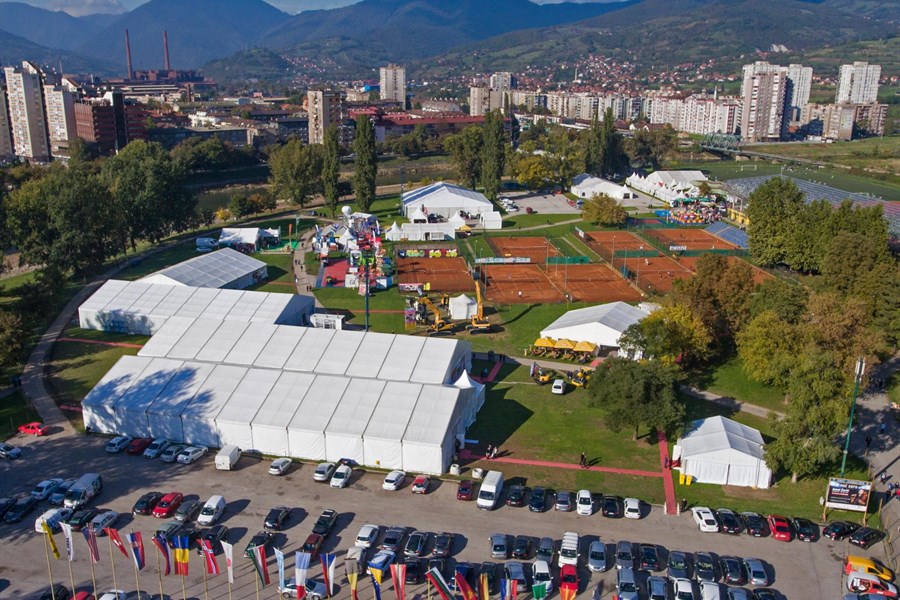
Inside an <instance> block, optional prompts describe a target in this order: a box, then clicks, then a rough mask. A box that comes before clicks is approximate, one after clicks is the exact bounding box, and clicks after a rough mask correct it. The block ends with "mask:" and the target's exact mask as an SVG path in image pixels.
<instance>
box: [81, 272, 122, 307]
mask: <svg viewBox="0 0 900 600" xmlns="http://www.w3.org/2000/svg"><path fill="white" fill-rule="evenodd" d="M126 287H128V282H127V281H121V280H119V279H109V280H107V281H106V283H104V284H103V285H101V286H100V288H99V289H98V290H97V291H96V292H94V293H93V294H91V296H90V298H88V299H87V300H85V301H84V302H82V304H81V308H83V309H85V310H100V309H102V308H103V307H104V306H106V305H107V304H108V303H109V302H110V300H112V299H113V298H115V297H116V296H118V295H119V294H120V293H121V292H122V290H123V289H125V288H126Z"/></svg>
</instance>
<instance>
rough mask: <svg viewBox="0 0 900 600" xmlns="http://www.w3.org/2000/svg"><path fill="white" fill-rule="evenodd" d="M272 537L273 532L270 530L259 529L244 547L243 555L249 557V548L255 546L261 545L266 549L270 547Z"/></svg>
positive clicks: (273, 535)
mask: <svg viewBox="0 0 900 600" xmlns="http://www.w3.org/2000/svg"><path fill="white" fill-rule="evenodd" d="M274 537H275V534H274V533H272V532H271V531H260V532H258V533H256V534H255V535H254V536H253V537H251V538H250V541H249V542H247V545H246V546H245V547H244V556H246V557H247V558H250V550H251V549H253V548H256V547H257V546H263V547H265V548H266V550H267V551H268V549H269V548H271V547H272V539H273V538H274Z"/></svg>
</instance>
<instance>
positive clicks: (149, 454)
mask: <svg viewBox="0 0 900 600" xmlns="http://www.w3.org/2000/svg"><path fill="white" fill-rule="evenodd" d="M171 445H172V443H171V442H170V441H169V440H167V439H165V438H156V439H155V440H153V441H152V442H150V445H148V446H147V447H146V448H145V449H144V458H159V457H160V455H162V453H163V452H165V451H166V449H167V448H168V447H169V446H171Z"/></svg>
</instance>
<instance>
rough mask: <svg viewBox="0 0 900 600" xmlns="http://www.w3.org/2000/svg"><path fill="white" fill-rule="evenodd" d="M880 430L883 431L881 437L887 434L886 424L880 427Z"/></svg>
mask: <svg viewBox="0 0 900 600" xmlns="http://www.w3.org/2000/svg"><path fill="white" fill-rule="evenodd" d="M879 429H880V431H881V435H884V434H885V432H887V425H886V424H884V423H882V424H881V427H879Z"/></svg>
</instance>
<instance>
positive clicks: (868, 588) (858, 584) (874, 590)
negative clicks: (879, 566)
mask: <svg viewBox="0 0 900 600" xmlns="http://www.w3.org/2000/svg"><path fill="white" fill-rule="evenodd" d="M847 589H848V590H850V591H851V592H857V593H866V594H869V595H875V594H878V595H879V596H885V597H887V598H896V597H897V588H896V587H895V586H894V585H893V584H891V583H888V582H887V581H884V580H883V579H881V578H879V577H878V576H877V575H871V574H870V573H859V572H853V573H850V575H848V576H847Z"/></svg>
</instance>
